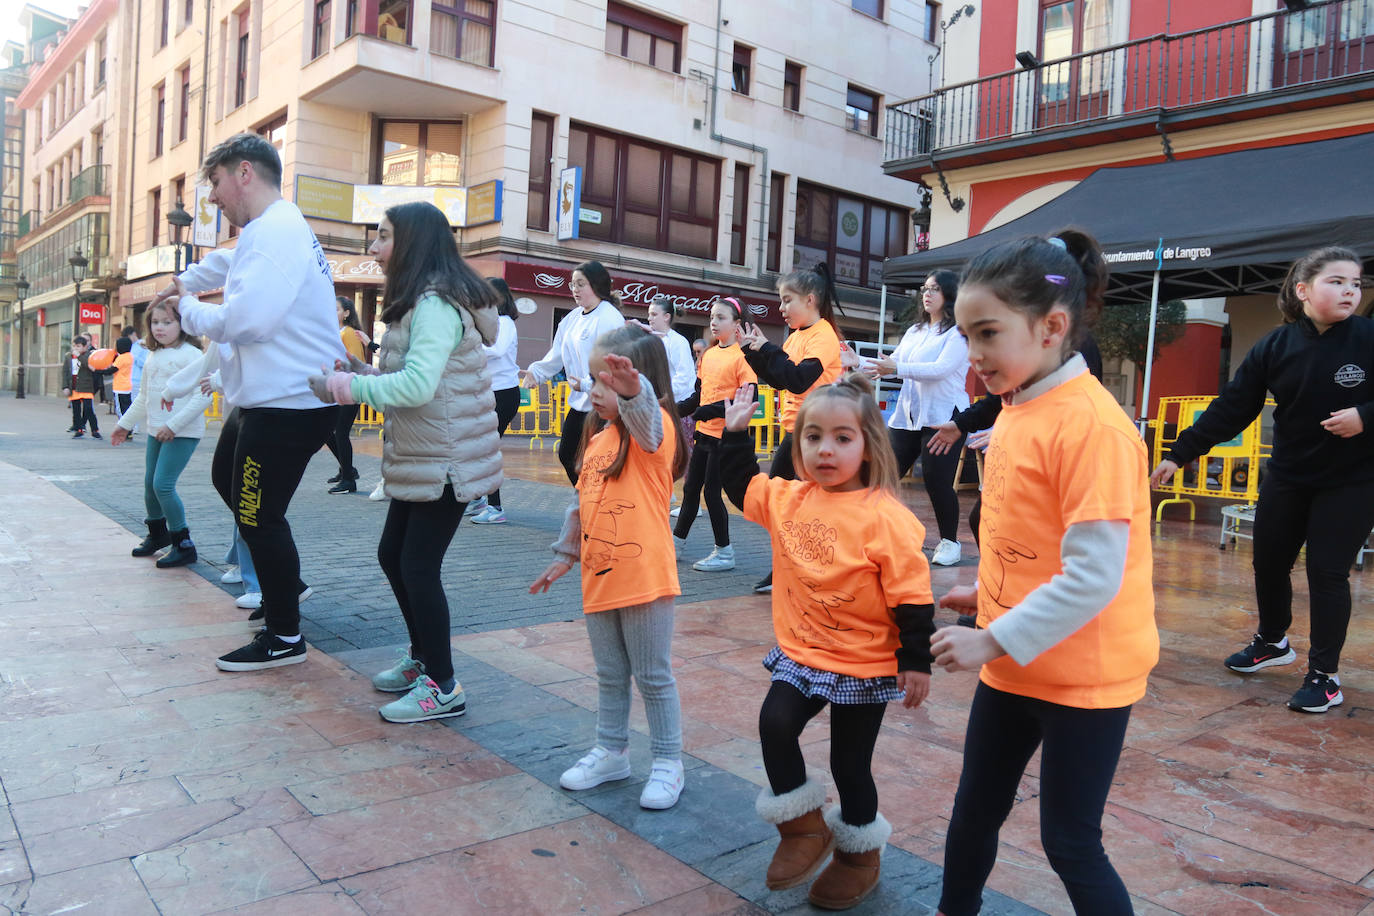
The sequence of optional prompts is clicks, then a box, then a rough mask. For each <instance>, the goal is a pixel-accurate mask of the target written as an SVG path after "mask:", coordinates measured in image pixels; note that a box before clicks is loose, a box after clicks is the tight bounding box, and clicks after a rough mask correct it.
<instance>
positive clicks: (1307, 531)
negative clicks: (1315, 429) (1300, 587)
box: [1254, 473, 1374, 674]
mask: <svg viewBox="0 0 1374 916" xmlns="http://www.w3.org/2000/svg"><path fill="white" fill-rule="evenodd" d="M1372 526H1374V482H1370V483H1355V484H1346V485H1344V486H1334V487H1323V488H1320V489H1319V488H1316V487H1310V486H1302V485H1300V484H1294V483H1289V482H1287V481H1284V480H1281V479H1279V478H1278V477H1276V476H1274V475H1273V474H1272V473H1271V474H1269V475H1267V476H1266V477H1265V478H1264V483H1263V484H1261V485H1260V492H1259V503H1258V504H1257V505H1256V507H1255V530H1254V535H1255V542H1254V564H1255V603H1256V605H1257V607H1258V608H1259V633H1260V636H1261V637H1263V638H1264V640H1265V641H1266V642H1279V641H1280V640H1282V639H1283V637H1284V634H1285V633H1287V632H1288V628H1289V626H1291V625H1292V623H1293V584H1292V581H1291V580H1290V575H1291V574H1292V571H1293V563H1294V562H1295V561H1296V560H1297V558H1298V551H1299V550H1301V549H1302V545H1303V542H1306V543H1307V589H1308V593H1309V595H1310V599H1309V601H1310V604H1311V617H1312V628H1311V637H1310V638H1311V641H1312V645H1311V648H1310V650H1309V651H1308V654H1307V664H1308V666H1309V667H1310V668H1312V670H1314V671H1324V672H1326V673H1327V674H1335V673H1336V670H1337V668H1338V667H1339V666H1340V661H1341V649H1342V648H1343V647H1344V646H1345V634H1346V630H1347V628H1348V627H1349V626H1350V566H1351V564H1353V563H1354V562H1355V556H1356V554H1357V553H1358V552H1359V549H1360V547H1362V546H1363V545H1364V541H1365V538H1366V537H1368V536H1369V531H1370V528H1371V527H1372Z"/></svg>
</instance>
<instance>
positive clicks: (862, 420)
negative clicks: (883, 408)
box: [720, 374, 934, 909]
mask: <svg viewBox="0 0 1374 916" xmlns="http://www.w3.org/2000/svg"><path fill="white" fill-rule="evenodd" d="M753 409H754V398H753V394H752V390H751V388H749V387H745V388H741V389H740V390H739V392H738V393H737V394H736V396H735V398H734V399H733V400H730V401H727V402H726V407H725V424H726V429H727V430H728V431H727V432H726V434H725V435H724V437H722V439H721V457H720V464H721V480H722V482H723V483H724V485H725V491H726V493H727V494H728V495H729V496H730V499H731V500H732V501H733V502H734V503H736V504H737V505H738V506H740V508H742V509H743V510H744V517H745V518H747V519H749V520H750V521H752V522H757V523H758V524H760V525H763V526H764V527H766V528H768V529H769V531H770V532H771V533H772V536H773V569H774V572H775V574H776V577H777V584H776V587H775V588H774V589H773V596H772V602H773V632H774V635H775V636H776V637H777V640H778V645H777V647H776V648H774V649H773V650H772V651H771V652H769V653H768V656H767V657H766V658H765V659H764V661H763V664H764V667H766V668H768V670H770V671H771V672H772V673H773V682H772V686H771V687H770V688H769V690H768V695H767V696H766V697H765V698H764V701H763V706H762V708H761V709H760V710H759V741H760V744H761V749H762V751H763V765H764V769H765V770H766V771H767V773H768V788H766V789H764V790H763V791H762V792H760V793H759V797H758V801H757V802H756V804H755V807H756V809H757V811H758V813H759V815H760V816H761V817H762V818H763V819H764V820H766V821H768V822H769V823H771V824H774V825H776V826H777V828H778V833H779V834H780V836H781V842H780V843H779V844H778V849H777V852H776V853H775V854H774V855H773V861H772V863H771V864H770V865H769V866H768V874H767V877H766V882H767V884H768V887H769V888H770V889H773V890H779V889H782V888H787V887H795V886H796V885H798V884H802V883H804V882H805V881H806V880H807V879H808V878H810V877H811V875H813V874H814V873H815V872H816V870H817V869H818V868H820V867H821V865H823V864H824V863H825V860H826V857H827V856H828V855H829V853H830V852H831V849H832V848H833V849H834V850H835V858H834V860H833V861H832V862H831V864H830V866H829V867H828V868H827V869H826V870H825V871H824V872H823V873H822V874H821V876H820V877H819V878H817V879H816V882H815V883H814V884H813V885H812V886H811V892H810V897H811V901H812V902H813V903H815V904H816V905H817V906H820V907H824V908H826V909H846V908H848V907H851V906H853V905H854V904H856V903H858V902H859V901H860V900H862V899H863V898H864V897H865V896H867V895H868V893H869V892H870V891H872V890H873V888H874V887H875V886H876V885H877V883H878V872H879V859H880V856H881V853H882V848H883V846H884V845H885V844H886V843H887V838H888V836H889V834H890V833H891V832H892V827H891V825H890V824H889V823H888V822H887V820H886V819H885V818H884V817H883V816H882V815H881V814H879V813H878V789H877V787H876V786H875V785H874V783H873V770H872V765H871V764H872V759H873V748H874V745H875V744H876V743H877V740H878V731H879V727H880V726H881V725H882V721H883V714H884V712H885V711H886V709H887V703H888V701H890V700H897V699H901V700H903V705H904V706H906V707H908V708H911V707H914V706H917V705H919V704H920V703H921V701H922V700H923V699H925V696H926V693H927V691H928V690H929V686H930V661H931V656H930V647H929V638H930V633H931V631H932V630H933V629H934V626H933V624H932V615H933V608H932V604H931V594H930V567H929V566H927V565H926V559H925V555H924V554H923V553H921V543H922V541H924V540H925V529H924V528H922V527H921V523H920V522H918V521H917V520H916V517H915V516H914V515H912V514H911V510H909V509H907V508H906V507H905V506H904V505H902V503H901V502H900V501H899V500H898V499H897V497H896V489H897V459H896V456H894V455H893V453H892V446H891V445H890V444H889V443H888V437H887V432H886V429H885V428H884V426H883V418H882V414H881V413H879V411H878V406H877V403H876V402H875V401H874V399H873V386H872V385H871V384H870V383H869V382H868V380H867V379H865V378H863V377H862V376H860V375H857V374H851V375H849V376H846V377H845V378H844V379H841V380H840V381H838V382H836V383H835V384H833V385H825V386H822V387H820V388H818V389H816V390H815V391H814V392H813V393H812V394H811V397H809V398H808V399H807V401H806V403H805V404H803V405H802V408H801V410H800V411H799V412H798V414H797V423H796V434H797V438H796V439H795V440H794V445H793V458H794V461H795V463H796V467H798V469H799V470H800V471H801V473H802V478H803V479H801V480H783V479H781V478H776V477H774V478H767V477H764V476H763V475H762V474H760V473H759V467H758V464H757V462H755V460H754V445H753V441H752V439H751V438H750V436H749V435H748V434H747V433H746V432H745V431H744V430H745V429H746V428H747V427H748V425H749V418H750V417H751V416H752V414H753ZM827 705H829V706H830V771H831V775H832V776H833V777H834V779H835V789H836V791H837V792H838V794H839V796H840V804H839V807H838V808H832V809H831V810H829V811H827V812H825V813H824V814H822V811H821V808H822V804H823V803H824V801H825V786H824V784H823V783H821V782H819V781H817V780H815V779H808V778H807V774H806V761H805V759H804V758H803V756H802V751H801V746H800V743H799V739H800V737H801V733H802V729H803V728H805V727H806V723H807V722H809V721H811V719H813V718H815V717H816V715H817V714H818V713H820V711H821V710H822V709H824V708H825V707H826V706H827Z"/></svg>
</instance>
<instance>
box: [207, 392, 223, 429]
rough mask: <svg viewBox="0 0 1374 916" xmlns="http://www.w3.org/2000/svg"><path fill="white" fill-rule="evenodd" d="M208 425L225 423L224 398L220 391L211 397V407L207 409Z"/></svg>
mask: <svg viewBox="0 0 1374 916" xmlns="http://www.w3.org/2000/svg"><path fill="white" fill-rule="evenodd" d="M205 422H206V423H223V422H224V398H223V397H221V396H220V393H219V392H218V391H216V392H214V393H213V394H211V395H210V406H209V407H207V408H205Z"/></svg>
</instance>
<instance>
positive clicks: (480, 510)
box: [467, 277, 520, 525]
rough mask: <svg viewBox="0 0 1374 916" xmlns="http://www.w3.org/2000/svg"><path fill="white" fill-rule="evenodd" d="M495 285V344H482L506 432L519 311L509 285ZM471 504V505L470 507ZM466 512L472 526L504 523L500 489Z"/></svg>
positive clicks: (513, 400) (500, 428) (516, 382)
mask: <svg viewBox="0 0 1374 916" xmlns="http://www.w3.org/2000/svg"><path fill="white" fill-rule="evenodd" d="M487 282H489V283H490V284H491V285H492V286H494V287H496V294H497V295H498V296H500V297H501V301H500V302H499V303H498V304H497V306H496V314H497V315H499V316H500V317H499V318H498V319H497V331H496V343H494V344H492V345H491V346H489V347H488V346H483V347H482V349H483V350H484V351H485V352H486V354H487V371H488V372H490V373H491V392H492V394H493V395H495V397H496V432H497V434H498V435H501V436H504V435H505V434H506V427H507V426H510V421H511V420H514V419H515V414H516V413H517V412H518V411H519V410H520V369H519V367H518V364H517V363H516V362H515V351H516V350H517V349H518V347H519V343H520V341H519V339H518V338H517V337H516V334H515V319H516V318H518V317H520V312H519V311H518V310H517V309H516V308H515V297H513V296H512V295H511V293H510V287H509V286H507V285H506V281H505V280H502V279H501V278H500V277H493V278H491V279H490V280H488V281H487ZM474 507H475V508H474ZM467 514H468V515H470V516H472V523H473V524H474V525H504V524H505V523H506V513H505V512H503V511H502V509H501V489H500V487H498V488H496V489H495V490H492V491H491V493H490V495H488V496H484V497H483V498H481V499H475V500H473V501H472V503H471V504H470V505H469V506H468V510H467Z"/></svg>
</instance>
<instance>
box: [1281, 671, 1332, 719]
mask: <svg viewBox="0 0 1374 916" xmlns="http://www.w3.org/2000/svg"><path fill="white" fill-rule="evenodd" d="M1344 702H1345V696H1344V695H1342V694H1341V679H1340V678H1339V677H1337V676H1336V675H1334V674H1323V673H1322V672H1320V671H1309V672H1307V677H1306V678H1305V679H1304V680H1303V682H1302V686H1301V687H1299V688H1298V692H1297V693H1295V694H1293V698H1292V699H1291V700H1289V701H1288V708H1289V709H1292V710H1295V711H1297V712H1326V711H1327V710H1328V709H1330V708H1331V707H1332V706H1339V705H1341V704H1342V703H1344Z"/></svg>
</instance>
